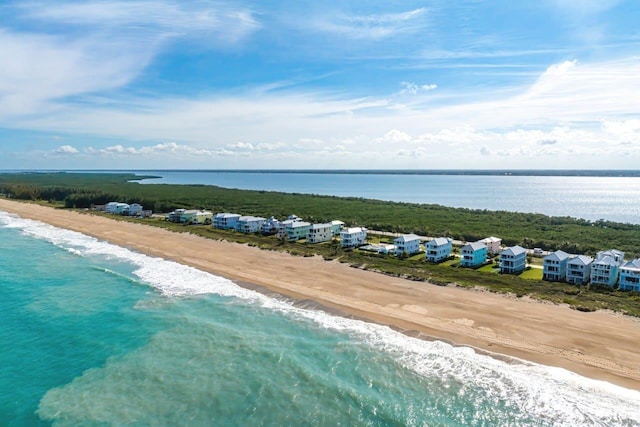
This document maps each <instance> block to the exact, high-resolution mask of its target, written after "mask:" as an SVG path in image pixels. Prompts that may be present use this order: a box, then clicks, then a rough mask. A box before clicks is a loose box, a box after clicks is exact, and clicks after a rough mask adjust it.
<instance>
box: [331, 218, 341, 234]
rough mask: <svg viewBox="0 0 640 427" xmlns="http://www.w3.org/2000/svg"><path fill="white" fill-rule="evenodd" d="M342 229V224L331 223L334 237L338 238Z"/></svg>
mask: <svg viewBox="0 0 640 427" xmlns="http://www.w3.org/2000/svg"><path fill="white" fill-rule="evenodd" d="M343 228H344V222H342V221H338V220H333V221H331V231H332V232H333V235H334V236H339V235H340V232H341V231H342V229H343Z"/></svg>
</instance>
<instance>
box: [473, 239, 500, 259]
mask: <svg viewBox="0 0 640 427" xmlns="http://www.w3.org/2000/svg"><path fill="white" fill-rule="evenodd" d="M478 242H480V243H484V244H485V245H487V253H490V254H493V255H495V254H497V253H499V252H500V250H501V249H502V239H500V238H499V237H494V236H491V237H485V238H484V239H482V240H478Z"/></svg>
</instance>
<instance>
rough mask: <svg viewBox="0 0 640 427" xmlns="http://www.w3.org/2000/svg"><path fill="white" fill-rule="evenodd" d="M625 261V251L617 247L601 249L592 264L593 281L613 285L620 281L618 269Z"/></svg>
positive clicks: (597, 283)
mask: <svg viewBox="0 0 640 427" xmlns="http://www.w3.org/2000/svg"><path fill="white" fill-rule="evenodd" d="M623 262H624V252H622V251H618V250H616V249H611V250H608V251H600V252H598V254H597V255H596V259H595V261H593V263H592V264H591V283H593V284H596V285H606V286H611V287H613V286H614V285H615V284H616V283H618V272H619V271H618V270H619V269H620V265H621V264H622V263H623Z"/></svg>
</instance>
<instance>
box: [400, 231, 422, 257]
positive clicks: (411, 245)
mask: <svg viewBox="0 0 640 427" xmlns="http://www.w3.org/2000/svg"><path fill="white" fill-rule="evenodd" d="M393 245H394V246H395V247H396V250H395V252H396V256H401V255H413V254H417V253H418V252H420V237H418V236H416V235H415V234H403V235H402V236H400V237H396V238H395V239H394V240H393Z"/></svg>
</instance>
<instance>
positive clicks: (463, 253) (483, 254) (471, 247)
mask: <svg viewBox="0 0 640 427" xmlns="http://www.w3.org/2000/svg"><path fill="white" fill-rule="evenodd" d="M486 260H487V245H485V244H484V243H482V242H473V243H467V244H466V245H464V246H463V247H461V248H460V266H461V267H477V266H480V265H482V264H484V263H485V261H486Z"/></svg>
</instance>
